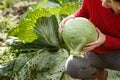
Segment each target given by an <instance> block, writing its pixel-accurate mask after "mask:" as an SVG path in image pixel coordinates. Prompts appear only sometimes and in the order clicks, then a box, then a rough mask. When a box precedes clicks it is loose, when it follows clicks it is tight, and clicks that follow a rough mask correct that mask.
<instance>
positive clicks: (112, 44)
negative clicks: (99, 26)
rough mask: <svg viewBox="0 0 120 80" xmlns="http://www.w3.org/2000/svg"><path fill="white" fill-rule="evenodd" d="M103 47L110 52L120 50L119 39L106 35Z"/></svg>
mask: <svg viewBox="0 0 120 80" xmlns="http://www.w3.org/2000/svg"><path fill="white" fill-rule="evenodd" d="M103 47H105V48H108V49H112V50H120V38H115V37H112V36H108V35H106V41H105V43H104V44H103Z"/></svg>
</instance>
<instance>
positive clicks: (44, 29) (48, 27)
mask: <svg viewBox="0 0 120 80" xmlns="http://www.w3.org/2000/svg"><path fill="white" fill-rule="evenodd" d="M35 32H36V33H37V34H38V36H39V38H40V40H42V41H41V42H43V43H44V42H45V41H46V43H48V44H49V45H51V46H56V47H59V41H58V35H57V34H58V23H57V19H56V18H55V16H51V17H48V18H46V17H41V18H39V19H38V21H37V23H36V27H35Z"/></svg>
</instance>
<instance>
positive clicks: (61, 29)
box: [59, 15, 75, 33]
mask: <svg viewBox="0 0 120 80" xmlns="http://www.w3.org/2000/svg"><path fill="white" fill-rule="evenodd" d="M74 17H75V16H74V15H70V16H68V17H66V18H64V19H63V20H62V21H61V22H60V24H59V33H62V31H63V28H64V24H65V22H66V21H67V20H69V19H71V18H74Z"/></svg>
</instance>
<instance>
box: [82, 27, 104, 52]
mask: <svg viewBox="0 0 120 80" xmlns="http://www.w3.org/2000/svg"><path fill="white" fill-rule="evenodd" d="M96 30H97V32H98V39H97V40H96V41H94V42H91V43H88V44H86V45H85V47H84V48H83V50H84V51H86V52H87V51H91V50H93V49H95V48H96V47H98V46H101V45H102V44H103V43H104V42H105V35H104V34H103V33H102V32H101V31H100V30H99V29H98V28H96Z"/></svg>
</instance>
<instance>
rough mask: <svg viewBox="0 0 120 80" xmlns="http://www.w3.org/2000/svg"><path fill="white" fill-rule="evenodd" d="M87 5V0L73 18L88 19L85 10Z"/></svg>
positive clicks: (86, 10) (87, 13)
mask: <svg viewBox="0 0 120 80" xmlns="http://www.w3.org/2000/svg"><path fill="white" fill-rule="evenodd" d="M87 4H88V0H84V1H83V3H82V6H81V8H80V9H79V10H77V11H76V12H75V14H74V15H75V17H85V18H89V12H88V8H87Z"/></svg>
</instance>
